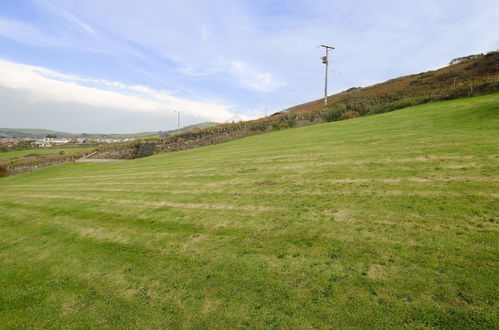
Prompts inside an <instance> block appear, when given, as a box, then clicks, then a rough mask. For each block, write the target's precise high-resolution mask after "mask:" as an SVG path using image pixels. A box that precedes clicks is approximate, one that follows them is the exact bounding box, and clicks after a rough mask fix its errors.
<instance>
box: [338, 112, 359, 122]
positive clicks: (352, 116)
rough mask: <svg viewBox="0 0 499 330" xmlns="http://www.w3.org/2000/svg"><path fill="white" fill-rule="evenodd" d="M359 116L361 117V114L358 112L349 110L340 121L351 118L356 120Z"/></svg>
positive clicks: (342, 115)
mask: <svg viewBox="0 0 499 330" xmlns="http://www.w3.org/2000/svg"><path fill="white" fill-rule="evenodd" d="M358 116H359V113H358V112H357V111H351V110H347V111H345V112H343V113H342V114H341V116H340V120H345V119H351V118H355V117H358Z"/></svg>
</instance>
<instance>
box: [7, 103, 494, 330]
mask: <svg viewBox="0 0 499 330" xmlns="http://www.w3.org/2000/svg"><path fill="white" fill-rule="evenodd" d="M498 132H499V94H495V95H490V96H486V97H479V98H472V99H464V100H455V101H449V102H442V103H435V104H427V105H421V106H417V107H412V108H408V109H404V110H400V111H394V112H391V113H387V114H382V115H376V116H370V117H363V118H356V119H352V120H347V121H342V122H335V123H328V124H322V125H316V126H309V127H303V128H297V129H290V130H286V131H281V132H274V133H268V134H263V135H258V136H251V137H247V138H244V139H240V140H237V141H233V142H230V143H226V144H220V145H215V146H210V147H205V148H200V149H194V150H188V151H184V152H178V153H165V154H158V155H155V156H152V157H148V158H143V159H137V160H132V161H127V162H120V163H73V164H64V165H58V166H53V167H49V168H44V169H41V170H38V171H35V172H31V173H26V174H22V175H17V176H12V177H7V178H3V179H1V180H0V325H1V327H4V328H13V329H14V328H15V329H19V328H93V327H99V328H102V327H108V328H147V329H151V328H295V329H296V328H312V327H313V328H356V327H362V328H380V329H381V328H383V329H385V328H394V329H399V328H409V329H414V328H448V329H472V328H474V329H477V328H498V326H499V321H498V314H497V311H498V305H499V304H498V296H499V292H498V287H499V286H498V284H499V283H498V282H499V274H498V266H499V261H498V260H499V249H498V236H499V235H498V213H499V203H498V187H499V179H498V174H499V173H498V165H499V134H498Z"/></svg>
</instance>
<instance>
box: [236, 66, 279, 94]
mask: <svg viewBox="0 0 499 330" xmlns="http://www.w3.org/2000/svg"><path fill="white" fill-rule="evenodd" d="M230 73H231V74H233V75H234V76H236V77H237V79H238V81H239V84H240V85H241V86H242V87H244V88H247V89H251V90H255V91H258V92H270V91H272V90H274V89H276V88H278V87H281V86H284V83H283V82H281V81H279V80H277V79H275V78H273V76H272V74H271V73H269V72H260V71H258V70H256V69H254V68H252V67H250V66H249V65H248V64H247V63H245V62H243V61H232V62H231V65H230Z"/></svg>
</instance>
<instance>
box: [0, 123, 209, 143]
mask: <svg viewBox="0 0 499 330" xmlns="http://www.w3.org/2000/svg"><path fill="white" fill-rule="evenodd" d="M216 125H218V123H214V122H203V123H199V124H194V125H189V126H185V127H181V128H180V129H174V130H169V131H158V132H140V133H124V134H103V133H102V134H101V133H94V134H87V133H81V134H74V133H66V132H59V131H52V130H47V129H38V128H0V138H21V139H24V138H32V139H39V138H43V137H46V136H47V135H55V136H57V137H87V138H106V137H110V138H145V137H153V136H168V135H173V134H176V133H180V132H185V131H189V130H191V129H194V128H198V129H204V128H209V127H213V126H216Z"/></svg>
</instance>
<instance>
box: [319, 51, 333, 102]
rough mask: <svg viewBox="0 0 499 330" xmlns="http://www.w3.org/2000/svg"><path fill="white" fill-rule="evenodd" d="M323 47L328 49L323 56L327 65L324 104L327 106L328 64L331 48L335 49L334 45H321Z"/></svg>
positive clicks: (323, 61) (323, 60)
mask: <svg viewBox="0 0 499 330" xmlns="http://www.w3.org/2000/svg"><path fill="white" fill-rule="evenodd" d="M321 47H324V48H325V49H326V56H323V57H322V63H324V64H325V65H326V79H325V83H324V105H325V106H327V66H328V64H329V50H330V49H334V47H331V46H326V45H321Z"/></svg>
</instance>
